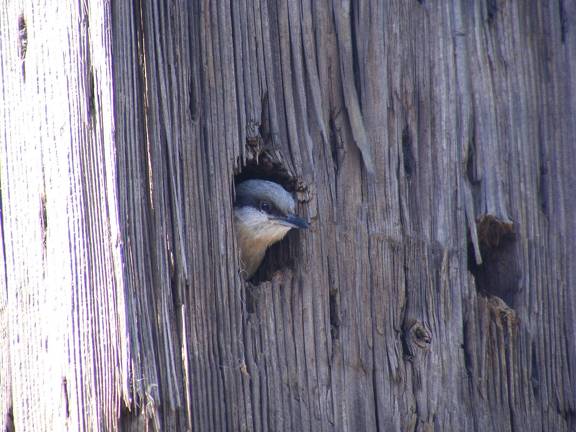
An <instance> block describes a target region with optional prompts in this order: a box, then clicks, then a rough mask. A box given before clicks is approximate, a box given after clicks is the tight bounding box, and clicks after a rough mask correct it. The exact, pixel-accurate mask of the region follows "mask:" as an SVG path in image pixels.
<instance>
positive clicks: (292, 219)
mask: <svg viewBox="0 0 576 432" xmlns="http://www.w3.org/2000/svg"><path fill="white" fill-rule="evenodd" d="M277 220H278V222H280V223H281V224H282V225H286V226H289V227H290V228H300V229H306V228H308V227H309V226H310V224H309V223H308V222H306V221H305V220H304V219H302V218H301V217H298V216H296V215H292V214H289V215H288V216H286V217H280V218H278V219H277Z"/></svg>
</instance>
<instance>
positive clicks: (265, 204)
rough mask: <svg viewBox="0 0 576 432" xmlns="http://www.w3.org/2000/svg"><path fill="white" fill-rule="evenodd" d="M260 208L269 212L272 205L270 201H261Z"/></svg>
mask: <svg viewBox="0 0 576 432" xmlns="http://www.w3.org/2000/svg"><path fill="white" fill-rule="evenodd" d="M260 210H262V211H265V212H266V213H268V212H269V211H270V210H272V206H271V205H270V203H269V202H268V201H262V202H261V203H260Z"/></svg>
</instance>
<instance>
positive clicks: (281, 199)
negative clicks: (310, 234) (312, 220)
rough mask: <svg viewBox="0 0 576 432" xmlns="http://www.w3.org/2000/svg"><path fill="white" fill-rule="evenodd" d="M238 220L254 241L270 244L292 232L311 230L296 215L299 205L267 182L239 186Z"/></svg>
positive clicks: (306, 223) (277, 185)
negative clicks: (266, 241)
mask: <svg viewBox="0 0 576 432" xmlns="http://www.w3.org/2000/svg"><path fill="white" fill-rule="evenodd" d="M234 207H235V213H236V217H237V219H240V222H241V223H242V224H243V225H245V228H246V229H248V230H249V231H250V232H251V235H253V236H254V238H258V239H261V240H262V241H265V240H268V241H269V242H268V244H272V243H275V242H277V241H279V240H281V239H282V238H283V237H284V236H285V235H286V233H287V232H288V231H290V230H291V229H292V228H300V229H305V228H308V222H306V221H305V220H304V219H302V218H301V217H299V216H297V215H296V213H295V207H296V203H295V202H294V198H292V195H290V193H289V192H288V191H286V189H284V188H283V187H282V186H280V185H279V184H278V183H274V182H271V181H268V180H258V179H252V180H246V181H243V182H242V183H240V184H238V185H237V186H236V202H235V204H234Z"/></svg>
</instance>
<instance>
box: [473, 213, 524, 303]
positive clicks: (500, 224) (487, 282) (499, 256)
mask: <svg viewBox="0 0 576 432" xmlns="http://www.w3.org/2000/svg"><path fill="white" fill-rule="evenodd" d="M476 228H477V232H478V241H479V243H480V251H481V255H482V264H480V265H477V264H476V260H475V256H474V249H473V245H472V241H471V238H470V233H468V270H469V271H470V273H472V275H473V276H474V280H475V284H476V288H477V289H478V291H479V292H480V293H483V294H486V295H492V296H496V297H498V298H500V299H502V300H503V301H504V302H505V303H506V304H507V305H508V306H509V307H512V308H513V307H514V299H515V296H516V295H517V294H518V292H519V291H520V288H521V287H520V281H521V278H522V274H521V269H520V264H519V262H518V258H517V256H516V253H515V248H516V244H515V239H516V235H515V232H514V226H513V224H512V223H511V222H508V221H504V220H502V219H500V218H497V217H495V216H493V215H483V216H481V217H479V218H478V219H477V221H476Z"/></svg>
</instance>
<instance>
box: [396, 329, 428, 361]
mask: <svg viewBox="0 0 576 432" xmlns="http://www.w3.org/2000/svg"><path fill="white" fill-rule="evenodd" d="M404 328H405V330H404V338H403V339H404V340H403V342H404V343H403V346H404V354H405V356H406V357H407V358H408V360H411V359H412V358H413V357H414V356H415V355H416V353H417V352H418V350H423V351H425V352H428V351H430V344H431V343H432V332H431V331H430V330H429V329H428V328H427V327H426V326H425V324H424V323H423V322H422V321H418V320H409V321H407V322H406V325H405V326H404Z"/></svg>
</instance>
